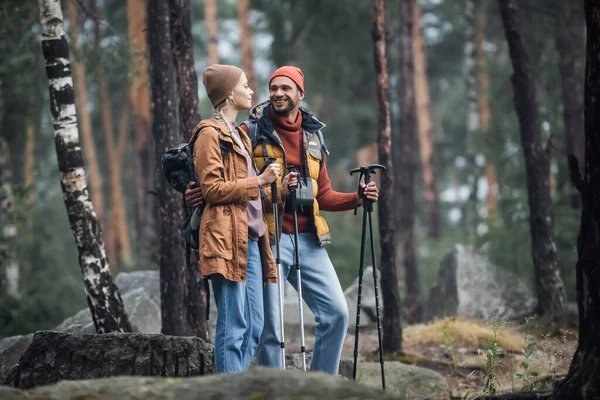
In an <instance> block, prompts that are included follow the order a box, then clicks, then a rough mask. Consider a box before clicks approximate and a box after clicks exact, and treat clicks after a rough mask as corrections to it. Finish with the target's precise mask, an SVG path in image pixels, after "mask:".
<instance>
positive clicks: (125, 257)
mask: <svg viewBox="0 0 600 400" xmlns="http://www.w3.org/2000/svg"><path fill="white" fill-rule="evenodd" d="M122 98H123V106H122V107H121V117H120V120H119V134H118V135H119V136H118V140H117V148H116V152H117V154H116V156H115V164H116V166H115V168H116V169H117V171H119V175H121V176H120V177H119V180H118V183H119V184H120V185H122V182H123V181H122V171H123V157H124V155H125V146H126V145H127V137H128V133H129V99H128V98H127V96H126V95H124V96H123V97H122ZM119 191H120V194H119V195H118V196H117V199H116V202H117V203H116V204H117V207H114V208H113V209H112V210H111V211H112V212H113V213H114V216H113V217H112V218H113V221H115V223H116V226H115V229H117V231H118V234H117V237H118V238H119V241H118V243H119V247H118V248H117V251H118V252H119V254H120V256H121V262H123V263H124V264H125V265H129V264H131V259H132V258H131V257H132V255H131V240H130V237H129V222H128V221H127V215H126V207H127V203H126V202H125V198H124V194H123V190H122V189H121V190H119Z"/></svg>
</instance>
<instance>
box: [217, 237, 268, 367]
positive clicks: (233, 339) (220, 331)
mask: <svg viewBox="0 0 600 400" xmlns="http://www.w3.org/2000/svg"><path fill="white" fill-rule="evenodd" d="M211 279H212V286H213V291H214V295H215V302H216V303H217V310H218V314H217V329H216V332H215V369H216V372H217V373H221V372H239V371H243V370H245V369H247V368H248V367H249V366H250V362H251V361H252V358H253V357H254V353H255V351H256V348H257V346H258V343H259V340H260V335H261V332H262V330H263V321H264V318H263V279H262V265H261V260H260V251H259V248H258V242H256V241H252V240H248V270H247V273H246V282H233V281H230V280H227V279H225V278H224V277H223V275H220V274H217V275H213V276H212V277H211ZM267 286H268V285H267ZM272 286H275V287H276V286H277V285H272Z"/></svg>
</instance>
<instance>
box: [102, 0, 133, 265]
mask: <svg viewBox="0 0 600 400" xmlns="http://www.w3.org/2000/svg"><path fill="white" fill-rule="evenodd" d="M92 8H93V10H94V34H95V48H96V52H97V53H98V54H100V52H101V51H102V48H101V45H100V41H101V40H102V34H101V30H100V12H101V11H100V9H98V8H97V7H96V0H92ZM96 72H97V74H98V95H99V106H100V114H101V117H102V118H101V119H102V130H103V131H104V150H105V153H106V157H107V160H108V172H109V175H110V202H111V210H110V215H109V220H110V224H108V225H110V231H111V236H112V238H111V240H112V245H113V250H114V253H113V257H114V258H113V265H116V260H117V257H116V255H117V254H119V261H120V262H121V263H123V264H128V263H129V261H130V259H131V247H130V245H129V234H128V229H127V218H126V217H125V207H126V204H125V198H124V196H123V184H122V183H121V182H122V171H123V169H122V168H120V167H121V163H120V161H119V160H118V159H119V149H118V148H117V146H116V143H115V139H114V130H113V123H112V112H111V109H110V105H111V99H110V94H109V89H108V82H107V80H106V72H105V71H104V67H103V65H102V62H99V63H98V65H97V66H96ZM117 252H118V253H117ZM115 271H116V269H115V267H113V273H114V272H115Z"/></svg>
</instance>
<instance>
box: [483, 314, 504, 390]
mask: <svg viewBox="0 0 600 400" xmlns="http://www.w3.org/2000/svg"><path fill="white" fill-rule="evenodd" d="M501 329H502V324H501V323H500V322H497V321H496V322H494V323H493V324H492V336H490V337H489V338H487V340H486V343H485V365H484V369H483V379H484V382H485V386H484V388H483V394H488V395H489V394H496V391H497V390H498V385H499V382H498V375H497V374H496V369H497V368H498V357H500V354H501V353H502V350H501V349H500V347H499V346H498V333H499V331H500V330H501Z"/></svg>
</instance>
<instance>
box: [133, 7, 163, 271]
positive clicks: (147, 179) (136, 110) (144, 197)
mask: <svg viewBox="0 0 600 400" xmlns="http://www.w3.org/2000/svg"><path fill="white" fill-rule="evenodd" d="M147 8H148V0H127V25H128V36H129V47H130V50H129V51H130V59H129V104H130V106H131V114H132V117H133V127H134V132H135V150H136V151H135V153H136V155H135V169H136V177H137V179H136V184H135V205H136V206H135V210H136V214H135V230H136V233H137V244H138V254H140V255H141V256H142V257H141V258H142V262H148V261H150V260H151V259H152V258H153V257H152V256H153V255H154V254H155V251H154V248H153V245H154V242H153V240H154V239H155V238H156V237H158V234H157V232H156V231H157V229H158V227H157V222H156V221H155V218H154V217H155V210H156V201H155V196H153V195H151V194H150V190H151V189H154V181H155V159H154V142H153V140H152V136H151V129H152V125H151V116H150V96H151V93H150V78H149V76H148V73H149V68H150V67H149V62H148V42H147V38H146V34H147V30H148V29H147V25H148V24H147Z"/></svg>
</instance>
